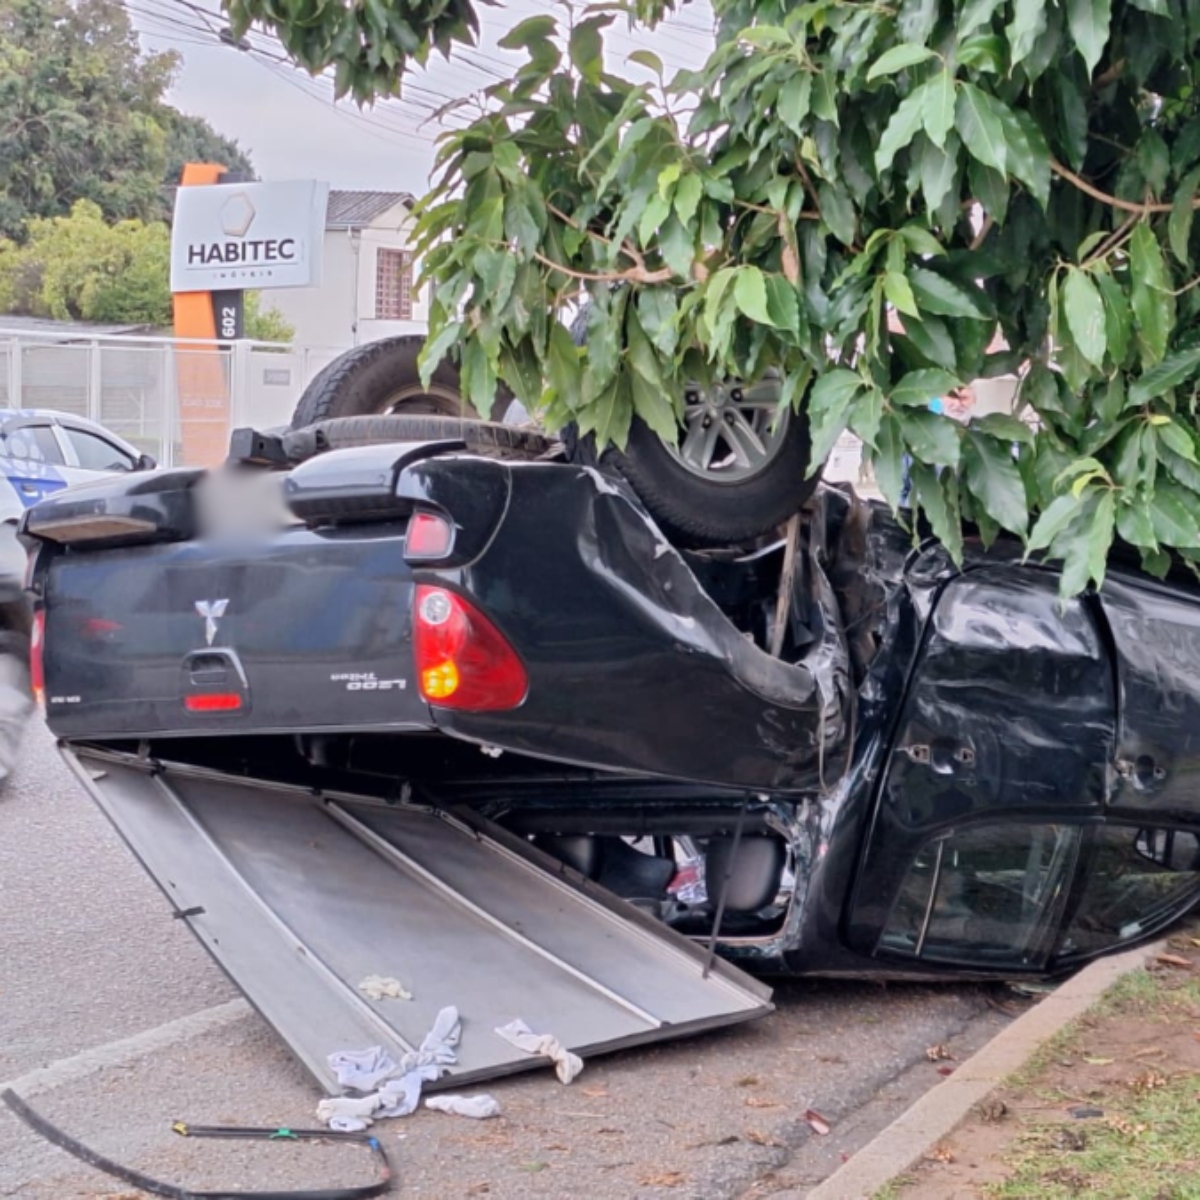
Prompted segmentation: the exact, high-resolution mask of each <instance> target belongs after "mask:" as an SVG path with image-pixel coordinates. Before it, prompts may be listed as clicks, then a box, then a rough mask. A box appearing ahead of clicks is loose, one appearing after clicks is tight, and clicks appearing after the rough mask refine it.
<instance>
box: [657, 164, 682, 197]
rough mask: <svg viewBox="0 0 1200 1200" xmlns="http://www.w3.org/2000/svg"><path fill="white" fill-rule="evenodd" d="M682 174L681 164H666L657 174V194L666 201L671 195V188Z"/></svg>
mask: <svg viewBox="0 0 1200 1200" xmlns="http://www.w3.org/2000/svg"><path fill="white" fill-rule="evenodd" d="M682 174H683V164H682V163H678V162H673V163H667V165H666V166H665V167H663V169H662V170H661V171H659V173H658V194H659V196H660V197H661V198H662V199H663V200H666V199H667V198H668V197H669V196H670V195H671V188H672V187H674V186H675V184H676V183H677V182H678V181H679V177H680V175H682Z"/></svg>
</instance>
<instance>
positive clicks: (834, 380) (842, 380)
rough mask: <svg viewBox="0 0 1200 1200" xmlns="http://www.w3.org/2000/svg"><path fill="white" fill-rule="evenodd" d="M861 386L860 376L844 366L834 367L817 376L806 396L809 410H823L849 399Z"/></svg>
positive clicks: (837, 405)
mask: <svg viewBox="0 0 1200 1200" xmlns="http://www.w3.org/2000/svg"><path fill="white" fill-rule="evenodd" d="M862 386H863V379H862V376H861V375H859V374H857V373H856V372H854V371H851V370H849V369H848V368H846V367H834V368H833V369H832V370H829V371H825V372H823V373H822V374H821V375H819V376H818V377H817V381H816V383H814V384H813V387H812V392H811V393H810V394H809V397H808V404H809V409H810V411H812V412H814V413H816V412H823V411H825V410H827V409H831V408H836V407H839V406H840V405H842V404H844V403H845V402H846V401H848V400H850V399H851V398H852V397H853V396H854V395H855V393H856V392H858V390H859V389H860V388H861V387H862Z"/></svg>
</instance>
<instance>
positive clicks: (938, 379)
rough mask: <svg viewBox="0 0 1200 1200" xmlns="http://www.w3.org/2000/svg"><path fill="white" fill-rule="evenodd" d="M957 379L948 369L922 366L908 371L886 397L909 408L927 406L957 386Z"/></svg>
mask: <svg viewBox="0 0 1200 1200" xmlns="http://www.w3.org/2000/svg"><path fill="white" fill-rule="evenodd" d="M958 382H959V381H958V380H957V379H956V378H955V377H954V376H953V375H951V374H950V372H949V371H939V370H937V369H936V368H923V369H921V370H918V371H909V373H908V374H907V375H905V376H904V377H903V378H902V379H901V380H900V382H899V383H897V384H896V386H895V387H893V388H892V391H891V395H890V396H889V397H888V399H889V400H891V402H892V403H893V404H899V405H902V406H904V407H910V408H928V407H929V405H930V403H931V402H932V401H934V400H937V399H939V398H940V397H942V396H944V395H946V393H947V392H951V391H953V390H954V389H955V388H956V387H958Z"/></svg>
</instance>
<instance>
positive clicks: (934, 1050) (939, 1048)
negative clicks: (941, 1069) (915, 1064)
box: [925, 1043, 954, 1062]
mask: <svg viewBox="0 0 1200 1200" xmlns="http://www.w3.org/2000/svg"><path fill="white" fill-rule="evenodd" d="M925 1057H926V1058H927V1059H929V1061H930V1062H940V1061H941V1060H942V1059H944V1058H953V1057H954V1055H953V1054H951V1053H950V1051H949V1050H947V1049H946V1047H945V1046H943V1045H941V1044H940V1043H939V1044H938V1045H936V1046H929V1047H927V1048H926V1050H925Z"/></svg>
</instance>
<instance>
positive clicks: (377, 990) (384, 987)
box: [358, 975, 413, 1000]
mask: <svg viewBox="0 0 1200 1200" xmlns="http://www.w3.org/2000/svg"><path fill="white" fill-rule="evenodd" d="M358 990H359V991H360V992H363V993H365V994H366V996H367V997H368V998H369V999H371V1000H411V999H412V998H413V996H412V992H410V991H409V990H408V988H406V987H405V986H404V984H402V983H401V982H400V980H398V979H393V978H392V976H390V975H387V976H384V975H368V976H367V977H366V979H364V980H363V981H362V983H360V984H359V985H358Z"/></svg>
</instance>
